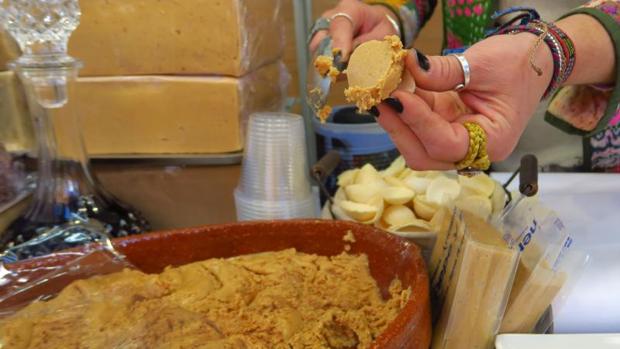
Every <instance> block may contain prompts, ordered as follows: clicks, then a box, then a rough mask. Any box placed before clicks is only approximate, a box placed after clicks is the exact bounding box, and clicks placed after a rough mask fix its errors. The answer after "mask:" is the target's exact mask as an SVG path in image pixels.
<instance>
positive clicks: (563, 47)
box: [487, 7, 575, 99]
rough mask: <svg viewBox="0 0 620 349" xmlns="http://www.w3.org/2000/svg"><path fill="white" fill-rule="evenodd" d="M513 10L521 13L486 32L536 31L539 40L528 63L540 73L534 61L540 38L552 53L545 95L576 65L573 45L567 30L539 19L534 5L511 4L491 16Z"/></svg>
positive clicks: (493, 33)
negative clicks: (533, 7) (514, 5)
mask: <svg viewBox="0 0 620 349" xmlns="http://www.w3.org/2000/svg"><path fill="white" fill-rule="evenodd" d="M515 12H522V13H524V14H521V15H519V16H517V17H516V18H514V19H513V20H511V21H509V22H508V23H506V24H504V25H502V26H501V27H499V28H498V29H496V30H495V31H493V32H491V33H490V34H488V35H487V36H491V35H501V34H518V33H532V34H534V35H537V36H538V41H537V42H536V44H535V45H534V46H533V47H532V49H531V50H530V64H531V66H532V68H533V69H534V71H536V73H537V74H538V75H542V71H541V70H540V68H539V67H538V66H536V64H535V63H534V56H535V53H536V49H537V48H538V46H540V44H541V42H544V43H545V44H546V45H547V46H548V47H549V49H550V50H551V53H552V55H553V76H552V78H551V83H550V84H549V87H547V90H546V91H545V94H544V95H543V99H546V98H548V97H549V96H551V95H553V94H554V93H555V92H556V91H557V90H558V89H559V88H560V87H561V86H562V84H564V82H566V80H568V77H569V76H570V74H571V73H572V71H573V68H574V67H575V46H574V45H573V42H572V40H571V39H570V38H569V37H568V36H567V35H566V33H564V32H563V31H562V30H561V29H560V28H558V27H557V26H556V25H555V24H553V23H548V22H545V21H542V20H541V19H540V17H539V15H538V13H537V12H536V11H535V10H534V9H530V8H522V7H514V8H510V9H507V10H505V11H502V12H498V13H496V14H495V15H494V16H493V17H494V19H497V18H500V17H502V16H504V15H507V14H512V13H515ZM517 21H519V23H518V24H515V23H516V22H517Z"/></svg>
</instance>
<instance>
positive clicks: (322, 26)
mask: <svg viewBox="0 0 620 349" xmlns="http://www.w3.org/2000/svg"><path fill="white" fill-rule="evenodd" d="M330 22H331V21H330V20H329V19H328V18H325V17H319V18H318V19H317V20H316V21H315V22H314V24H313V25H312V28H311V29H310V35H308V44H310V41H312V38H314V36H315V35H316V33H318V32H320V31H321V30H329V25H330Z"/></svg>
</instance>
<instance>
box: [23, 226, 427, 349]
mask: <svg viewBox="0 0 620 349" xmlns="http://www.w3.org/2000/svg"><path fill="white" fill-rule="evenodd" d="M348 230H351V232H352V233H353V235H354V236H355V240H356V242H355V243H353V244H350V245H351V251H350V252H351V253H365V254H367V255H368V259H369V263H370V272H371V275H372V276H373V277H374V278H375V279H376V280H377V283H378V284H379V287H380V289H381V291H382V293H383V294H384V296H386V297H387V295H388V287H389V285H390V282H391V281H392V280H393V279H394V278H396V277H398V278H399V279H400V280H401V281H402V283H403V286H404V287H411V290H412V295H411V297H410V299H409V301H408V302H407V304H406V305H405V308H404V309H403V311H402V312H401V313H400V314H399V315H398V317H397V318H396V319H394V321H392V322H391V323H390V324H389V326H388V328H387V329H386V330H385V332H384V333H383V334H381V335H380V336H379V337H378V338H377V340H376V342H375V343H374V345H373V348H386V349H387V348H390V349H392V348H394V349H403V348H428V347H429V345H430V338H431V319H430V301H429V286H428V284H429V281H428V275H427V272H426V266H425V264H424V260H423V258H422V255H421V252H420V249H419V248H418V247H417V246H416V245H414V244H410V243H408V242H406V241H405V240H403V239H400V238H398V237H396V236H393V235H390V234H386V233H384V232H382V231H380V230H378V229H375V228H372V227H369V226H364V225H360V224H356V223H351V222H344V221H320V220H296V221H273V222H247V223H235V224H224V225H213V226H204V227H197V228H188V229H178V230H171V231H164V232H156V233H150V234H145V235H138V236H130V237H126V238H121V239H116V240H115V241H114V245H115V247H116V248H117V249H118V250H119V251H120V252H122V253H123V254H125V255H126V256H127V257H128V259H129V260H130V262H132V263H133V264H134V265H135V266H136V267H138V268H139V269H141V270H143V271H145V272H149V273H156V272H161V271H162V270H163V269H164V268H165V267H166V266H169V265H173V266H176V265H183V264H187V263H191V262H195V261H200V260H204V259H208V258H226V257H232V256H238V255H243V254H249V253H257V252H266V251H278V250H282V249H286V248H291V247H294V248H296V249H297V250H298V251H301V252H305V253H313V254H319V255H324V256H332V255H337V254H339V253H341V252H342V251H343V249H344V246H345V244H346V242H344V241H343V240H342V237H343V235H344V234H345V233H346V232H347V231H348ZM27 263H28V262H27ZM59 263H62V259H58V258H41V259H37V261H36V264H37V266H38V267H41V266H44V265H45V264H49V265H58V264H59Z"/></svg>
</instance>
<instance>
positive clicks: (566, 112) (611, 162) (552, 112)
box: [546, 0, 620, 172]
mask: <svg viewBox="0 0 620 349" xmlns="http://www.w3.org/2000/svg"><path fill="white" fill-rule="evenodd" d="M575 13H584V14H588V15H591V16H592V17H594V18H596V19H598V20H599V22H600V23H601V24H602V25H603V26H605V29H606V30H607V32H608V33H610V35H611V37H612V40H613V41H614V45H615V46H616V57H619V56H620V1H618V0H617V1H609V0H608V1H602V0H595V1H590V2H588V3H587V4H586V5H584V6H582V7H581V8H580V9H577V10H575V11H573V12H571V13H570V14H575ZM570 14H569V15H570ZM616 80H617V81H616V86H615V89H609V88H601V86H567V87H565V88H563V89H561V90H560V91H558V93H557V94H556V95H555V96H554V99H553V100H552V102H551V104H550V105H549V112H548V113H547V117H546V120H547V121H549V122H550V123H551V124H553V125H555V126H557V127H559V128H561V129H563V130H565V131H567V132H570V133H575V134H581V135H583V136H584V165H585V166H586V167H587V168H589V169H591V170H593V171H604V172H620V81H618V80H620V79H618V78H617V79H616Z"/></svg>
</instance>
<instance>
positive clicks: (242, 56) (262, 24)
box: [69, 0, 283, 77]
mask: <svg viewBox="0 0 620 349" xmlns="http://www.w3.org/2000/svg"><path fill="white" fill-rule="evenodd" d="M280 1H281V0H260V1H257V0H219V1H215V0H183V1H127V0H81V1H80V7H81V11H82V16H81V18H80V25H79V27H78V28H77V29H76V30H75V32H74V33H73V34H72V35H71V38H70V40H69V53H70V54H71V55H72V56H74V57H76V58H79V59H81V60H83V61H84V68H83V69H82V71H81V72H80V75H81V76H108V75H114V76H119V75H161V74H187V75H191V74H202V75H204V74H214V75H229V76H236V77H239V76H242V75H244V74H246V73H248V72H250V71H252V70H254V69H255V68H258V67H261V66H263V65H265V64H267V63H270V62H274V61H275V60H276V59H277V58H278V57H280V56H281V54H282V52H283V40H282V36H283V29H282V28H283V26H282V21H281V18H280Z"/></svg>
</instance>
